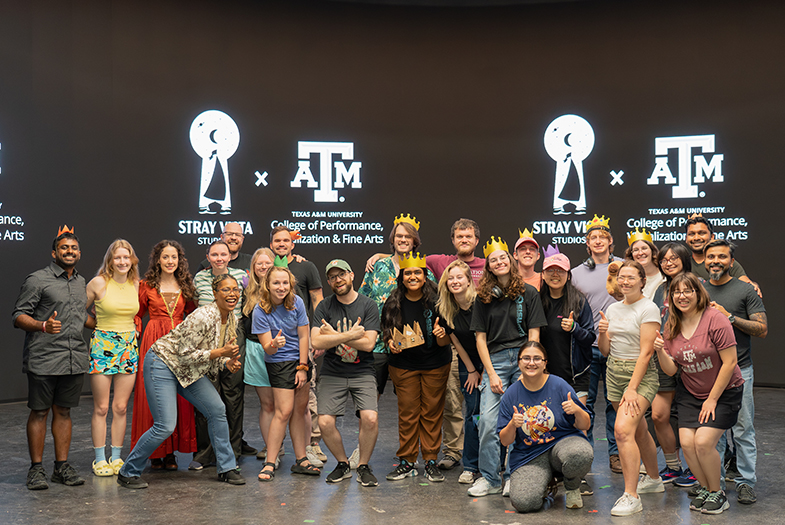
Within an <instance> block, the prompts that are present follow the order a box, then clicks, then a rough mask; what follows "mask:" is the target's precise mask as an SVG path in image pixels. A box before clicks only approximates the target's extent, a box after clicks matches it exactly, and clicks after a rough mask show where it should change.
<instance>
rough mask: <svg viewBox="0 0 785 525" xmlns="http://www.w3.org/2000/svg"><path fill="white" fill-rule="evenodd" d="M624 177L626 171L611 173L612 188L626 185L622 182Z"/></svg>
mask: <svg viewBox="0 0 785 525" xmlns="http://www.w3.org/2000/svg"><path fill="white" fill-rule="evenodd" d="M622 175H624V170H619V173H616V172H615V171H611V177H613V180H611V186H615V185H617V184H618V185H619V186H621V185H622V184H624V181H623V180H621V177H622Z"/></svg>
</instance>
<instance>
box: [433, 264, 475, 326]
mask: <svg viewBox="0 0 785 525" xmlns="http://www.w3.org/2000/svg"><path fill="white" fill-rule="evenodd" d="M453 268H459V269H460V270H461V271H462V272H463V273H464V275H465V276H466V279H468V281H469V288H467V289H466V299H467V300H468V301H469V304H474V299H475V298H476V297H477V290H476V289H475V288H474V280H473V279H472V271H471V268H469V265H468V264H466V263H465V262H463V261H461V260H460V259H458V260H455V261H453V262H451V263H450V265H449V266H447V268H445V269H444V272H442V278H441V279H439V300H438V301H436V309H437V310H438V311H439V315H440V316H441V318H442V321H444V324H446V325H447V326H449V327H450V328H455V324H454V322H453V320H454V319H455V316H456V315H457V314H458V310H459V309H460V306H458V303H457V302H455V297H454V296H453V294H452V292H451V291H450V289H449V288H448V287H447V279H449V278H450V271H451V270H452V269H453Z"/></svg>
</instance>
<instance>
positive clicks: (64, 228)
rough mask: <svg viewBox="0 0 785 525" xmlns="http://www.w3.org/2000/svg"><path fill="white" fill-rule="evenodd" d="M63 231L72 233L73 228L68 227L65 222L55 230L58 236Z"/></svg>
mask: <svg viewBox="0 0 785 525" xmlns="http://www.w3.org/2000/svg"><path fill="white" fill-rule="evenodd" d="M64 233H74V228H73V227H71V228H70V229H69V228H68V225H67V224H63V225H62V226H61V227H60V229H59V230H57V236H58V237H60V236H61V235H62V234H64Z"/></svg>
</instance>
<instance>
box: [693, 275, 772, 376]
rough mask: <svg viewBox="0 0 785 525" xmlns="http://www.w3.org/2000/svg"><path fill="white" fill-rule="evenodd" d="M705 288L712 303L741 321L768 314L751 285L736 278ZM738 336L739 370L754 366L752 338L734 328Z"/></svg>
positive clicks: (704, 285)
mask: <svg viewBox="0 0 785 525" xmlns="http://www.w3.org/2000/svg"><path fill="white" fill-rule="evenodd" d="M703 287H704V288H706V291H707V292H709V297H711V300H712V301H715V302H717V304H721V305H722V306H723V307H724V308H725V309H726V310H727V311H729V312H730V313H731V314H733V315H734V316H736V317H738V318H740V319H749V318H750V316H751V315H752V314H757V313H766V308H765V307H764V306H763V300H762V299H761V298H760V297H759V296H758V294H757V292H756V291H755V288H753V287H752V285H751V284H749V283H745V282H744V281H739V280H738V279H736V278H735V277H734V278H732V279H731V280H730V281H728V282H727V283H725V284H722V285H719V286H717V285H714V284H711V282H709V281H707V282H705V283H703ZM733 333H734V335H735V336H736V355H737V356H738V360H739V368H747V367H748V366H752V351H751V347H752V345H751V336H750V335H749V334H746V333H744V332H742V331H741V330H739V329H738V328H736V327H735V326H734V327H733Z"/></svg>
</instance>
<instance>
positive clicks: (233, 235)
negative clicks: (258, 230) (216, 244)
mask: <svg viewBox="0 0 785 525" xmlns="http://www.w3.org/2000/svg"><path fill="white" fill-rule="evenodd" d="M242 236H243V234H242V233H234V232H224V237H242Z"/></svg>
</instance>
